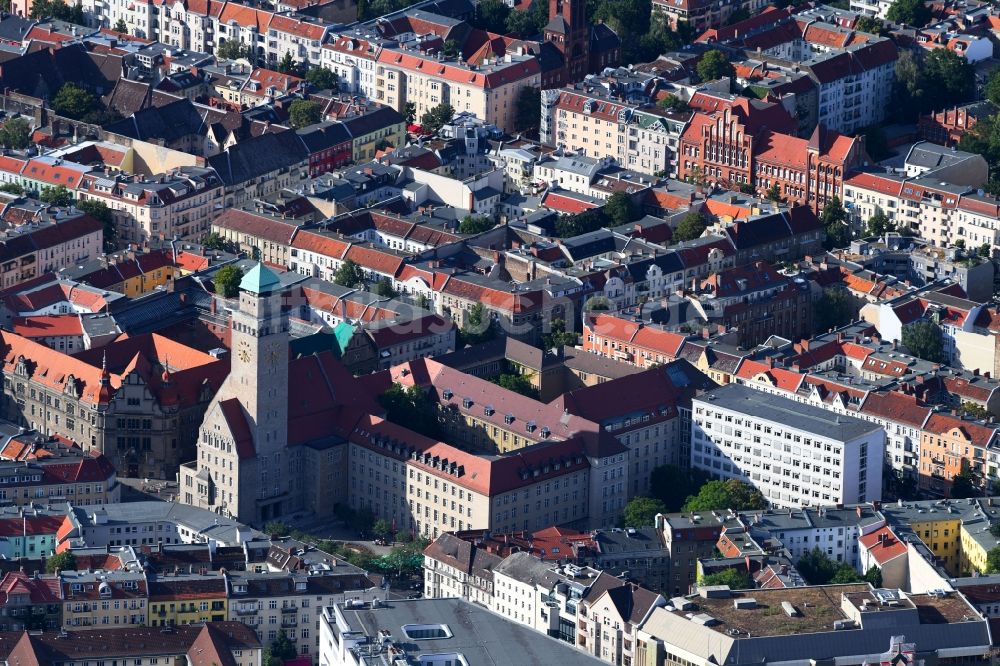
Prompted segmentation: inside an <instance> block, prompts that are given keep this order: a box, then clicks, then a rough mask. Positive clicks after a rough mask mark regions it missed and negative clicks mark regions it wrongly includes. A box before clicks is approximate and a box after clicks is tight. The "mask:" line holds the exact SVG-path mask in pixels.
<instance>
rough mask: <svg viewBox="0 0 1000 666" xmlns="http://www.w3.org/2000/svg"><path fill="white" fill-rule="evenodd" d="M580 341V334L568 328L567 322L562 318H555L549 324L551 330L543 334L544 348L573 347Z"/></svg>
mask: <svg viewBox="0 0 1000 666" xmlns="http://www.w3.org/2000/svg"><path fill="white" fill-rule="evenodd" d="M579 341H580V336H579V334H577V333H575V332H574V331H567V330H566V322H565V321H564V320H562V319H553V320H552V324H551V325H550V326H549V332H548V333H543V334H542V349H562V348H563V347H567V346H569V347H572V346H574V345H575V344H576V343H577V342H579Z"/></svg>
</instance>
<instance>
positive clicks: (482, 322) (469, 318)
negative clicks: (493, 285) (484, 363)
mask: <svg viewBox="0 0 1000 666" xmlns="http://www.w3.org/2000/svg"><path fill="white" fill-rule="evenodd" d="M493 335H494V331H493V322H492V319H491V318H490V317H489V315H488V314H487V312H486V308H485V307H484V306H483V304H482V303H475V304H473V305H472V307H470V308H469V312H468V313H467V314H466V317H465V324H464V325H463V326H462V328H460V329H459V331H458V341H459V346H460V347H464V346H465V345H477V344H479V343H481V342H486V341H487V340H492V339H493Z"/></svg>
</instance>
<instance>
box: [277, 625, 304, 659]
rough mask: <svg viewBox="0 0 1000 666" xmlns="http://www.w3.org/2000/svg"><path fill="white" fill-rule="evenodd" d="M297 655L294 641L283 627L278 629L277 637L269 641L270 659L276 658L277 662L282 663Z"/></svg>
mask: <svg viewBox="0 0 1000 666" xmlns="http://www.w3.org/2000/svg"><path fill="white" fill-rule="evenodd" d="M298 656H299V651H298V648H296V647H295V642H294V641H293V640H292V639H290V638H289V637H288V634H286V633H285V630H284V629H279V630H278V637H277V638H275V639H274V642H273V643H271V659H277V660H278V662H279V663H282V664H283V663H284V662H286V661H288V660H290V659H295V658H296V657H298Z"/></svg>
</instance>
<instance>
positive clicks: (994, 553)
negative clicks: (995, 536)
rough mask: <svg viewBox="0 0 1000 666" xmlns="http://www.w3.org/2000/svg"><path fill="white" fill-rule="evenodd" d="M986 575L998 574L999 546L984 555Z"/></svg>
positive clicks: (999, 570) (999, 566) (999, 568)
mask: <svg viewBox="0 0 1000 666" xmlns="http://www.w3.org/2000/svg"><path fill="white" fill-rule="evenodd" d="M986 573H988V574H995V573H1000V546H993V547H992V548H990V550H989V552H988V553H986Z"/></svg>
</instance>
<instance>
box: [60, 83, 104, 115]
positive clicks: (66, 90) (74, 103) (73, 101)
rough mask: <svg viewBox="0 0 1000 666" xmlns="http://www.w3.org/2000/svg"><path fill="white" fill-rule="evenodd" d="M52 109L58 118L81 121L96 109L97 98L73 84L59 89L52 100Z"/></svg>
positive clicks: (65, 84)
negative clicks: (64, 117) (63, 117)
mask: <svg viewBox="0 0 1000 666" xmlns="http://www.w3.org/2000/svg"><path fill="white" fill-rule="evenodd" d="M52 109H53V110H54V111H55V112H56V113H58V114H59V115H60V116H66V117H67V118H73V119H74V120H82V119H83V118H84V116H86V115H88V114H90V113H92V112H93V111H96V110H97V109H98V101H97V98H96V97H94V96H93V95H91V94H90V93H89V92H87V91H86V90H84V89H83V88H81V87H80V86H78V85H76V84H75V83H73V82H67V83H64V84H63V85H62V87H60V88H59V90H58V92H56V95H55V97H53V98H52Z"/></svg>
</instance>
